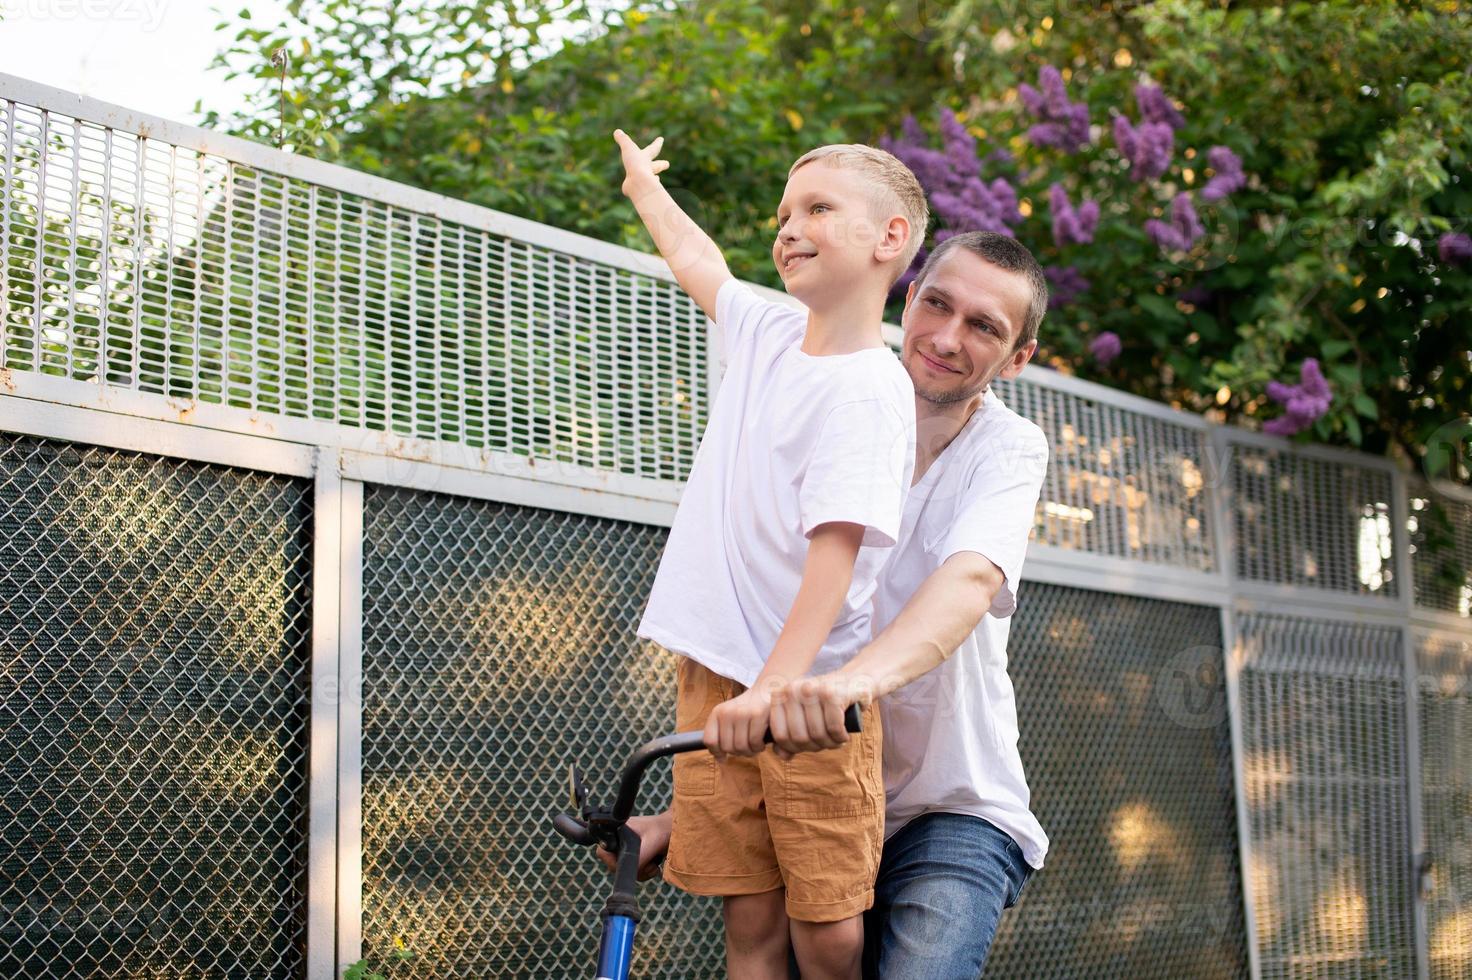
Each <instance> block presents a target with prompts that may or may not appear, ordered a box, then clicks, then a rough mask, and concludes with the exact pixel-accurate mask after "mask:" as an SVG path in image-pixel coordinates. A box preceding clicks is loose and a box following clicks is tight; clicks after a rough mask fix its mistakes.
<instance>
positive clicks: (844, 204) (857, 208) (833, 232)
mask: <svg viewBox="0 0 1472 980" xmlns="http://www.w3.org/2000/svg"><path fill="white" fill-rule="evenodd" d="M875 213H876V208H875V205H874V201H873V197H872V184H871V183H870V182H869V181H867V180H865V179H864V178H863V177H862V176H861V175H859V174H857V173H855V172H853V171H851V170H845V169H842V168H840V167H832V166H829V165H828V164H826V163H824V162H823V161H822V160H815V161H814V162H812V163H809V164H807V165H805V166H803V167H801V168H799V169H798V171H797V172H796V173H794V174H793V175H792V176H791V177H789V178H788V179H787V189H786V190H785V191H784V192H783V193H782V201H781V203H780V204H778V205H777V240H776V241H775V242H774V243H773V244H772V261H773V262H774V263H775V264H776V266H777V273H778V275H780V276H781V277H782V282H783V284H784V285H785V286H786V287H787V292H788V293H790V294H792V295H793V296H795V297H797V298H798V299H800V300H802V302H803V304H804V305H805V306H807V307H808V308H810V309H822V308H823V307H825V306H828V305H831V303H832V302H833V301H835V300H837V299H840V298H845V297H847V296H849V295H851V294H852V293H853V290H854V286H855V284H856V283H858V282H860V281H862V280H863V279H864V277H868V276H882V275H883V274H884V271H883V268H882V266H881V264H880V263H881V261H882V259H881V257H880V256H878V255H876V248H878V247H879V246H880V245H881V243H882V230H881V227H880V224H881V223H880V222H877V221H875ZM879 285H880V286H883V285H885V284H884V283H879Z"/></svg>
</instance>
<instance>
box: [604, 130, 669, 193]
mask: <svg viewBox="0 0 1472 980" xmlns="http://www.w3.org/2000/svg"><path fill="white" fill-rule="evenodd" d="M613 139H614V142H616V143H617V144H618V149H619V152H620V153H621V154H622V155H623V159H624V186H623V191H624V195H625V196H626V197H630V198H632V197H633V196H634V195H636V194H638V193H640V191H642V190H643V189H644V188H647V187H649V186H650V185H651V184H658V183H659V175H660V174H662V173H664V172H665V171H666V170H668V169H669V168H670V162H669V161H668V160H661V159H659V151H660V149H661V148H662V147H663V146H664V137H663V136H656V137H655V138H654V142H652V143H650V144H649V145H648V146H646V147H642V148H641V147H640V146H639V144H637V143H635V142H634V141H633V140H632V139H630V138H629V134H628V133H625V132H624V131H623V130H622V129H615V130H614V131H613Z"/></svg>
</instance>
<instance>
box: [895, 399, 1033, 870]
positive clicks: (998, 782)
mask: <svg viewBox="0 0 1472 980" xmlns="http://www.w3.org/2000/svg"><path fill="white" fill-rule="evenodd" d="M1047 464H1048V442H1047V438H1046V437H1045V436H1044V435H1043V433H1042V430H1040V429H1039V428H1038V427H1037V426H1035V425H1033V424H1032V423H1031V422H1028V421H1027V420H1025V419H1023V418H1022V417H1021V416H1019V415H1017V414H1016V413H1015V412H1013V411H1012V410H1011V409H1009V408H1007V406H1006V405H1004V404H1002V400H1001V399H1000V398H998V397H997V396H996V395H995V394H994V393H992V392H990V391H988V392H987V394H986V396H985V399H984V400H983V402H982V404H981V406H980V407H978V408H977V410H976V411H975V412H974V413H972V416H971V418H970V419H969V420H968V421H967V423H966V425H965V426H964V427H963V428H962V429H961V431H960V432H959V433H958V434H957V435H956V437H955V439H953V440H952V441H951V443H950V445H948V446H947V447H946V448H945V451H944V452H942V453H941V455H940V457H939V458H938V459H937V460H936V461H935V462H933V463H932V464H931V465H930V468H929V469H928V470H926V471H925V475H924V476H922V477H921V479H920V482H919V483H917V484H916V485H915V486H914V487H912V488H911V490H910V496H909V499H908V501H907V502H906V505H905V518H904V522H903V525H902V527H901V530H900V540H899V543H898V544H897V545H896V546H895V548H894V553H893V555H892V556H891V558H890V564H889V565H887V566H886V567H885V569H884V574H883V576H882V577H881V579H880V583H879V588H878V590H877V591H876V593H875V596H874V631H875V633H876V635H877V634H878V633H879V632H880V631H882V630H883V629H884V628H885V627H886V626H888V625H889V623H891V622H892V621H893V620H894V618H895V616H897V615H898V614H899V611H900V610H901V609H902V608H904V606H905V604H906V603H907V602H909V601H910V598H911V596H913V595H914V593H915V591H916V590H917V589H919V588H920V585H921V583H923V582H924V581H925V580H926V579H927V578H929V577H930V575H931V573H932V572H934V571H935V570H936V569H938V568H940V566H941V564H942V563H944V562H945V560H946V559H947V558H949V557H951V556H952V555H954V554H957V553H958V552H962V551H974V552H976V553H978V554H980V555H983V556H985V557H986V558H988V559H990V560H991V561H992V563H993V564H995V565H996V566H997V567H998V568H999V569H1001V570H1002V575H1003V576H1004V578H1005V583H1004V584H1003V586H1002V589H1001V590H1000V591H999V592H998V593H997V595H996V598H995V600H994V601H993V602H992V607H991V609H990V610H988V612H987V614H986V615H985V616H983V617H982V619H981V622H980V623H979V624H978V625H977V627H976V630H975V631H974V632H973V633H972V634H971V635H970V636H968V637H967V638H966V639H965V641H964V642H962V644H961V646H960V647H959V648H957V650H956V652H955V653H954V654H952V655H951V656H950V657H949V658H948V659H947V660H946V661H945V662H944V663H942V664H941V665H940V666H938V667H936V668H935V669H934V670H932V671H930V672H929V673H927V674H925V675H923V676H921V677H919V678H917V679H916V680H914V681H913V682H911V683H910V684H909V685H907V686H905V687H903V688H901V689H899V690H898V691H895V692H894V693H892V694H890V695H888V696H887V697H885V698H882V699H881V700H880V702H879V707H880V713H881V716H882V717H883V719H884V789H885V796H886V807H885V822H884V833H885V836H886V837H888V836H889V835H892V834H894V833H895V832H896V831H898V830H899V829H900V828H901V827H903V826H904V825H905V824H906V823H908V822H909V821H911V820H913V819H915V818H916V817H918V816H920V815H921V814H923V813H930V812H941V813H966V814H972V815H974V816H978V817H981V818H983V819H985V820H987V821H989V822H991V823H992V824H994V825H996V826H997V827H998V828H1000V829H1001V830H1003V831H1005V832H1006V833H1007V834H1009V835H1010V836H1011V837H1012V839H1013V840H1015V841H1017V844H1018V846H1019V847H1020V848H1022V855H1023V857H1024V858H1025V859H1026V860H1027V863H1028V864H1030V865H1031V866H1032V867H1034V868H1041V867H1042V866H1043V858H1044V856H1045V855H1046V854H1047V851H1048V838H1047V835H1046V834H1044V833H1043V828H1042V826H1041V825H1040V824H1039V823H1038V821H1037V818H1036V817H1034V816H1033V815H1032V812H1031V810H1029V809H1028V789H1027V781H1026V779H1025V778H1024V777H1023V773H1022V760H1021V758H1020V757H1019V755H1018V753H1017V735H1018V732H1017V705H1016V702H1015V700H1014V698H1013V694H1012V682H1011V680H1009V679H1008V677H1007V632H1008V626H1009V624H1010V622H1011V620H1010V618H1009V617H1010V616H1011V615H1012V612H1013V610H1014V609H1016V608H1017V582H1018V580H1019V578H1020V576H1021V574H1022V559H1023V555H1024V554H1025V553H1026V550H1027V538H1028V533H1029V532H1030V531H1031V530H1032V525H1033V513H1034V510H1035V508H1036V507H1037V502H1038V494H1039V493H1040V492H1041V490H1042V484H1043V473H1044V470H1045V469H1046V468H1047Z"/></svg>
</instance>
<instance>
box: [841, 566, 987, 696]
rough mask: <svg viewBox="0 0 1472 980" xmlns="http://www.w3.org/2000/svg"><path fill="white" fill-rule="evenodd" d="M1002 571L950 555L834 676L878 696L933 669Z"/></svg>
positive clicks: (980, 610)
mask: <svg viewBox="0 0 1472 980" xmlns="http://www.w3.org/2000/svg"><path fill="white" fill-rule="evenodd" d="M1002 585H1003V578H1002V572H1001V570H1000V569H998V568H997V566H996V565H994V564H992V563H991V562H990V561H989V560H987V559H986V558H984V557H982V556H981V555H979V554H976V553H975V552H970V551H966V552H961V553H960V554H956V555H952V556H951V557H950V558H949V559H947V560H946V562H945V564H943V565H941V567H940V568H939V569H937V570H936V571H935V572H933V573H932V574H931V575H930V577H928V578H927V579H926V580H925V581H924V582H923V583H921V585H920V588H919V589H917V590H916V591H915V594H914V595H913V596H912V597H911V598H910V601H909V602H907V603H906V604H905V607H904V609H902V610H901V611H900V614H899V615H898V616H896V617H895V618H894V622H892V623H890V624H889V625H888V626H886V627H885V629H884V632H882V633H880V634H879V635H878V636H877V637H875V638H874V639H873V640H872V641H871V642H870V643H869V644H868V645H867V646H865V647H864V649H862V650H860V651H859V653H858V655H857V656H855V657H854V658H853V659H852V660H850V661H849V662H848V663H847V664H845V665H844V666H843V667H842V668H840V670H839V673H841V674H846V675H848V676H849V677H850V678H853V679H862V680H863V681H864V686H865V687H867V688H869V689H870V690H872V691H873V696H874V697H883V696H884V695H886V694H889V693H890V692H891V691H895V690H898V689H899V688H902V687H904V686H905V685H906V684H908V683H910V682H911V681H913V680H914V679H915V678H917V677H920V676H922V675H923V674H925V673H927V672H929V671H931V670H933V669H934V668H935V667H937V666H939V665H940V664H941V663H942V662H944V661H945V660H946V658H948V657H949V656H950V655H951V654H952V653H954V652H955V651H956V649H957V648H958V647H960V645H961V643H962V641H964V640H965V639H966V637H967V636H969V635H970V634H971V632H972V631H974V630H975V629H976V625H977V624H978V623H980V622H981V618H982V617H983V616H985V615H986V611H987V610H988V609H990V608H991V605H992V600H993V599H995V598H996V595H997V592H998V591H999V590H1000V589H1001V588H1002Z"/></svg>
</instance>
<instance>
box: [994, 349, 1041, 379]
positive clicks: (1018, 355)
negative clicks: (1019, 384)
mask: <svg viewBox="0 0 1472 980" xmlns="http://www.w3.org/2000/svg"><path fill="white" fill-rule="evenodd" d="M1037 352H1038V342H1037V341H1036V340H1029V341H1028V342H1027V343H1025V344H1023V345H1022V346H1021V347H1019V348H1017V349H1016V350H1015V351H1013V352H1012V356H1011V358H1009V359H1008V361H1007V366H1006V367H1004V368H1002V370H1000V371H998V372H997V377H999V378H1005V379H1006V380H1008V381H1011V380H1012V379H1013V378H1015V377H1017V376H1018V375H1019V374H1021V373H1022V369H1023V368H1025V367H1027V362H1028V361H1030V360H1032V356H1033V355H1034V354H1036V353H1037Z"/></svg>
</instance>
